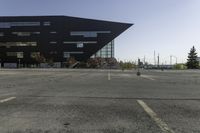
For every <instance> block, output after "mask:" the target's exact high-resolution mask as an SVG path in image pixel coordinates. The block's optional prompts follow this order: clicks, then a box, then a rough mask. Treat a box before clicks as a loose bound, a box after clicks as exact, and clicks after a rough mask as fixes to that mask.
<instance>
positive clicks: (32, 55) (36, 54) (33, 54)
mask: <svg viewBox="0 0 200 133" xmlns="http://www.w3.org/2000/svg"><path fill="white" fill-rule="evenodd" d="M30 56H31V58H33V59H35V58H37V57H39V56H40V52H31V55H30Z"/></svg>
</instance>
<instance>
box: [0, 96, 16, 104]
mask: <svg viewBox="0 0 200 133" xmlns="http://www.w3.org/2000/svg"><path fill="white" fill-rule="evenodd" d="M15 98H16V97H9V98H6V99H3V100H0V103H4V102H7V101H10V100H13V99H15Z"/></svg>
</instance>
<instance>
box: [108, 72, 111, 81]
mask: <svg viewBox="0 0 200 133" xmlns="http://www.w3.org/2000/svg"><path fill="white" fill-rule="evenodd" d="M108 80H111V75H110V72H108Z"/></svg>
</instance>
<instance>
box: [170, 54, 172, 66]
mask: <svg viewBox="0 0 200 133" xmlns="http://www.w3.org/2000/svg"><path fill="white" fill-rule="evenodd" d="M170 65H172V55H170Z"/></svg>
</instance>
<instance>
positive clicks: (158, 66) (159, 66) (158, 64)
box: [158, 54, 160, 68]
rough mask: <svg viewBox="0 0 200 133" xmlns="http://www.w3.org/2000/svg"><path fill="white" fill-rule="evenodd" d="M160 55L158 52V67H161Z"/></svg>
mask: <svg viewBox="0 0 200 133" xmlns="http://www.w3.org/2000/svg"><path fill="white" fill-rule="evenodd" d="M159 65H160V55H159V54H158V68H159V67H160V66H159Z"/></svg>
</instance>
